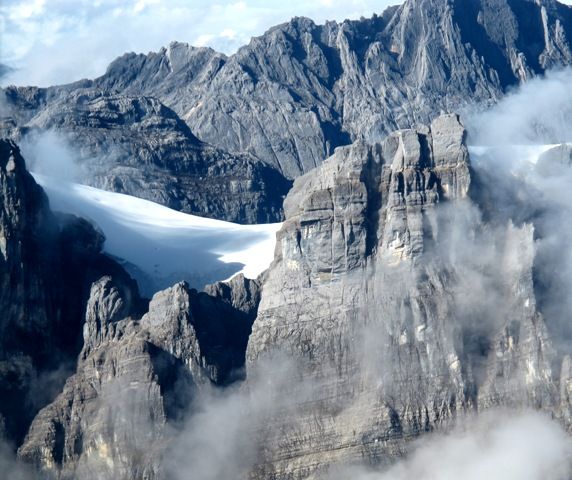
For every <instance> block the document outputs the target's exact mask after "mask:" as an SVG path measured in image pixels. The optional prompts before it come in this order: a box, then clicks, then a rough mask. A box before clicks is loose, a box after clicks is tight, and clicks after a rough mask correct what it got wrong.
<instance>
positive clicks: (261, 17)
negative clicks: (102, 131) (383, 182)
mask: <svg viewBox="0 0 572 480" xmlns="http://www.w3.org/2000/svg"><path fill="white" fill-rule="evenodd" d="M401 1H402V0H327V1H321V2H316V1H315V0H290V1H288V2H282V1H271V0H248V1H238V2H237V1H236V0H219V1H218V2H211V1H209V0H190V1H189V0H169V1H159V0H97V1H92V0H76V1H72V0H27V1H19V0H3V2H2V3H0V18H1V19H2V21H1V22H0V37H1V38H2V43H1V46H0V63H5V64H7V65H10V66H12V67H15V68H17V70H16V71H15V72H13V74H12V75H11V76H10V77H8V78H5V79H3V81H2V83H3V84H7V83H15V84H17V85H40V86H47V85H52V84H57V83H66V82H70V81H74V80H78V79H80V78H93V77H96V76H98V75H101V74H102V73H103V72H104V71H105V68H106V66H107V65H108V64H109V63H110V62H111V61H112V60H113V59H114V58H116V57H117V56H119V55H121V54H123V53H125V52H129V51H134V52H141V53H147V52H149V51H156V50H158V49H159V48H161V47H162V46H166V45H168V44H169V43H170V42H171V41H173V40H177V41H181V42H189V43H191V44H197V45H198V44H201V45H208V46H211V47H213V48H215V49H217V50H221V51H223V52H225V53H233V52H234V51H235V50H236V49H237V48H238V47H240V46H241V45H244V44H246V43H248V42H249V40H250V38H251V37H252V36H256V35H261V34H262V33H264V31H265V30H267V29H268V28H270V27H271V26H273V25H276V24H278V23H282V22H285V21H288V20H289V19H290V18H292V17H294V16H307V17H310V18H312V19H313V20H315V21H316V22H318V23H322V22H324V21H325V20H343V19H345V18H358V17H360V16H366V17H368V16H371V15H372V14H373V13H381V11H383V10H384V9H385V8H386V7H387V6H388V5H390V4H395V3H400V2H401Z"/></svg>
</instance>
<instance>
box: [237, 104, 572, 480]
mask: <svg viewBox="0 0 572 480" xmlns="http://www.w3.org/2000/svg"><path fill="white" fill-rule="evenodd" d="M464 136H465V132H464V129H463V127H462V125H461V124H460V123H459V120H458V117H457V116H455V115H449V116H444V117H440V118H438V119H436V120H435V121H434V122H432V124H431V126H430V128H428V129H427V128H423V129H417V130H402V131H398V132H396V133H394V134H392V135H390V136H389V137H387V139H385V140H384V141H383V142H382V143H380V144H375V145H367V144H365V143H362V142H358V143H356V144H354V145H352V146H350V147H344V148H340V149H338V150H337V151H336V153H335V154H334V155H333V156H332V157H331V158H329V159H328V160H327V161H326V162H324V164H323V165H322V166H321V167H319V168H318V169H316V170H314V171H312V172H310V173H309V174H307V175H305V176H302V177H300V178H299V179H297V180H296V181H295V183H294V187H293V189H292V191H291V192H290V194H289V195H288V197H287V200H286V202H285V213H286V222H285V223H284V226H283V228H282V230H281V231H280V233H279V235H278V246H277V255H276V258H275V261H274V264H273V265H272V266H271V268H270V270H269V272H268V276H267V279H266V281H265V283H264V291H263V294H262V299H261V304H260V307H259V311H258V317H257V319H256V321H255V323H254V325H253V331H252V335H251V337H250V339H249V343H248V350H247V365H248V371H251V370H252V369H254V368H255V367H256V365H257V364H258V363H259V362H260V361H261V360H262V359H263V358H264V357H266V356H268V355H271V354H274V353H275V352H276V351H279V352H287V354H288V356H291V357H294V358H296V359H298V363H297V365H298V368H297V372H298V374H299V375H300V377H301V380H299V383H298V385H302V386H300V387H299V390H300V391H299V392H295V388H292V390H291V392H290V396H291V399H292V400H291V402H290V403H289V404H287V405H286V407H284V408H283V409H281V411H280V412H274V413H271V414H269V415H268V416H267V418H264V419H263V420H262V424H263V426H262V427H261V429H260V430H261V440H260V445H261V451H262V452H263V458H262V459H261V462H260V464H259V465H257V466H256V468H255V469H254V470H253V472H252V475H251V476H252V477H253V478H260V479H262V478H275V479H286V478H288V479H302V478H318V476H319V474H320V473H323V472H324V470H327V469H328V468H329V467H331V466H332V465H335V464H337V463H352V462H363V461H364V459H365V460H366V461H371V462H373V463H379V462H385V461H388V460H390V459H391V458H395V456H399V455H402V454H403V452H404V451H405V450H406V448H407V443H408V442H409V441H410V440H411V439H413V438H415V437H417V436H418V435H420V434H421V433H423V432H427V431H431V430H434V429H443V428H447V426H448V425H450V424H451V423H452V422H454V421H455V419H456V418H457V417H459V416H464V415H468V414H470V413H471V412H478V411H481V410H484V409H488V408H491V407H493V406H500V405H508V406H512V407H524V406H528V407H533V408H540V409H544V410H546V411H549V412H551V413H553V414H554V415H555V416H557V417H559V418H561V419H562V421H563V422H564V423H565V424H566V425H570V416H569V413H566V412H569V408H570V407H569V400H568V399H569V396H568V390H566V389H567V388H568V387H566V386H564V387H562V385H568V383H569V381H568V378H569V362H570V361H569V359H568V357H567V356H566V355H563V353H562V352H558V351H557V349H556V348H555V346H554V345H553V344H552V342H551V340H550V339H551V338H552V336H553V335H552V334H553V332H550V331H549V325H548V324H547V323H546V321H545V320H544V318H543V316H542V314H541V313H540V312H539V311H538V308H537V305H536V300H535V288H536V286H535V285H534V281H533V264H534V258H535V246H534V240H533V235H534V226H533V224H532V223H526V222H524V223H520V224H513V222H512V221H510V220H509V221H506V219H501V220H498V221H497V219H494V218H491V220H490V221H487V222H485V221H483V218H484V216H483V212H481V211H480V209H479V206H478V205H477V204H476V203H475V201H474V200H473V198H474V195H475V192H474V191H473V187H472V184H473V182H474V180H475V179H476V178H477V177H478V175H477V174H476V173H475V172H473V171H472V168H471V166H470V162H469V156H468V152H467V148H466V146H465V143H464ZM493 187H494V185H485V186H484V188H493ZM488 214H490V212H488ZM485 298H486V301H484V300H483V299H485ZM559 385H560V387H559ZM304 389H310V391H311V396H310V398H311V400H310V401H300V399H301V398H305V397H304V395H307V392H306V393H304Z"/></svg>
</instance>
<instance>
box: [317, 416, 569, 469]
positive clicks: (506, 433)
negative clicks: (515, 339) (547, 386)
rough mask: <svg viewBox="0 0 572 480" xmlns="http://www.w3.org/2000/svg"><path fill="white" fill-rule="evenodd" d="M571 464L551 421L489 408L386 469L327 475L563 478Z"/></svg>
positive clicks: (566, 447) (565, 438)
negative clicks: (489, 409) (489, 410)
mask: <svg viewBox="0 0 572 480" xmlns="http://www.w3.org/2000/svg"><path fill="white" fill-rule="evenodd" d="M571 467H572V441H571V439H570V437H569V435H568V434H567V433H566V432H565V431H564V430H563V429H562V428H561V427H560V426H559V425H558V424H557V423H556V422H554V421H553V420H551V419H550V418H548V417H546V416H544V415H541V414H539V413H534V412H519V413H515V412H510V411H491V412H487V413H484V414H481V415H480V416H479V417H478V418H471V419H469V420H467V421H464V422H461V423H460V425H458V426H457V427H456V428H455V429H454V430H453V431H452V432H450V433H448V434H446V435H443V434H432V435H428V436H427V437H425V438H423V439H422V440H419V441H417V442H414V443H413V445H412V447H411V452H410V454H409V456H408V458H406V459H404V460H401V461H399V462H397V463H396V464H395V465H394V466H392V467H391V468H389V469H388V470H387V471H384V472H379V471H375V470H373V469H367V468H363V467H362V468H359V467H356V468H345V469H342V470H341V471H339V472H336V473H334V474H333V475H331V476H330V477H328V480H344V479H347V478H352V479H354V480H409V479H412V478H416V479H419V480H426V479H427V480H428V479H431V480H453V479H461V478H462V479H464V480H482V479H487V480H565V479H567V478H569V474H570V469H571Z"/></svg>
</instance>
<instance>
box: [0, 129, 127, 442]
mask: <svg viewBox="0 0 572 480" xmlns="http://www.w3.org/2000/svg"><path fill="white" fill-rule="evenodd" d="M0 200H1V202H0V204H1V208H0V284H1V288H0V339H1V340H0V393H1V395H2V398H3V401H2V404H1V406H0V416H3V417H4V420H3V423H4V426H5V432H6V435H7V437H8V438H9V439H10V440H11V441H13V442H15V443H18V442H19V441H21V439H22V437H23V435H24V434H25V432H26V429H27V426H28V425H29V423H30V421H31V420H32V418H33V416H34V415H35V413H36V412H37V411H38V410H39V409H40V408H41V407H42V406H44V405H45V404H46V403H48V402H49V401H51V400H52V399H53V396H55V394H56V393H57V391H58V390H59V389H60V388H61V385H62V384H63V381H64V380H65V376H66V375H67V371H68V368H69V366H70V364H72V363H73V362H74V361H75V358H76V357H77V354H78V353H79V351H80V349H81V325H82V318H83V312H84V308H85V303H84V302H85V300H86V299H87V295H88V294H89V286H90V284H91V282H92V281H93V279H94V278H98V277H99V276H100V275H101V274H103V273H110V274H111V273H112V274H113V275H116V276H119V277H121V276H124V277H126V274H125V273H123V271H122V269H121V268H120V267H119V266H118V265H116V264H115V263H114V262H113V261H111V260H110V259H108V258H107V257H104V256H103V255H101V253H100V251H101V247H102V245H103V240H104V239H103V237H102V235H101V234H99V233H98V232H97V231H96V230H95V229H94V228H93V227H92V226H91V225H90V224H89V223H87V222H86V221H85V220H81V219H78V218H75V217H71V216H56V215H54V214H53V213H52V212H51V211H50V209H49V204H48V200H47V197H46V196H45V194H44V192H43V191H42V189H41V188H40V187H39V186H38V185H37V184H36V183H35V181H34V179H33V178H32V176H31V175H30V174H29V173H28V172H27V171H26V166H25V163H24V160H23V158H22V156H21V155H20V151H19V149H18V147H17V146H16V145H15V144H13V143H12V142H9V141H4V140H2V141H0Z"/></svg>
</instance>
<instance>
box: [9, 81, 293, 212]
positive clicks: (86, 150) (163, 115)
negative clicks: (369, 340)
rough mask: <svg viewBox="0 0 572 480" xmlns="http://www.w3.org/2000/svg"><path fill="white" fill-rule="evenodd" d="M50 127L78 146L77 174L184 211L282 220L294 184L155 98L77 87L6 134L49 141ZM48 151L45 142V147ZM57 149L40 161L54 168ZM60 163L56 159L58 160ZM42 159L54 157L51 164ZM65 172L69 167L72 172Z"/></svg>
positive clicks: (47, 170)
mask: <svg viewBox="0 0 572 480" xmlns="http://www.w3.org/2000/svg"><path fill="white" fill-rule="evenodd" d="M41 132H50V133H51V134H52V135H55V136H56V138H58V139H60V140H61V143H63V144H64V146H68V145H69V147H68V149H69V150H70V151H69V153H67V155H68V156H70V157H72V158H73V161H74V163H73V164H72V165H69V166H67V167H68V168H73V170H74V172H75V173H76V177H77V178H76V179H77V180H78V181H80V182H84V183H89V184H90V185H92V186H95V187H99V188H104V189H107V190H111V191H114V192H119V193H130V194H132V195H135V196H138V197H141V198H144V199H147V200H151V201H154V202H159V203H161V204H163V205H166V206H168V207H170V208H175V209H177V210H180V211H183V212H187V213H190V212H193V213H198V214H202V215H204V216H210V217H215V218H220V219H224V220H228V221H235V222H236V221H242V222H246V223H268V222H271V221H273V220H275V219H276V218H280V216H281V213H280V212H281V209H282V199H283V196H284V195H285V194H286V192H287V191H288V188H289V185H290V184H289V182H288V181H286V180H285V179H283V178H282V176H281V175H280V174H278V173H277V172H275V171H273V170H272V169H270V168H268V167H267V166H265V165H262V164H260V163H259V162H255V161H253V159H251V158H249V157H248V156H247V155H230V154H226V153H224V152H221V151H220V150H218V149H216V148H213V147H210V146H208V145H205V144H203V143H202V142H200V141H199V140H198V139H197V138H196V137H195V136H194V135H193V134H192V133H191V131H190V130H189V128H188V126H187V125H186V124H185V123H184V122H182V121H181V120H180V119H179V118H178V117H177V115H176V114H175V113H174V112H172V111H171V110H170V109H169V108H167V107H165V106H164V105H162V104H161V103H160V102H159V101H157V100H155V99H153V98H147V97H127V96H119V95H113V94H109V93H106V92H102V91H100V90H93V89H80V90H72V91H71V92H70V93H69V94H68V95H65V96H64V97H62V98H59V99H57V100H53V101H50V102H48V103H47V104H46V105H45V107H44V108H42V109H41V110H40V111H39V112H38V113H37V114H36V115H35V116H34V117H33V118H32V119H30V120H29V121H27V123H26V124H25V126H24V127H15V126H14V124H12V123H10V122H8V124H7V127H6V130H5V133H6V134H7V135H9V136H11V137H12V138H15V139H17V140H19V141H22V140H23V139H24V138H27V139H30V141H31V142H32V143H34V140H35V139H36V140H37V139H38V136H39V139H40V141H41V139H42V137H41ZM38 148H40V149H41V142H40V147H38ZM50 155H56V153H55V152H46V153H43V154H42V153H41V152H40V156H41V158H40V159H39V160H38V161H37V162H36V163H39V164H40V165H38V168H40V169H42V171H45V173H47V174H55V173H56V172H51V171H50V166H49V165H50V163H49V161H50V160H51V159H50V158H44V157H49V156H50ZM52 162H53V160H52ZM42 163H48V166H43V165H42ZM64 175H65V173H64Z"/></svg>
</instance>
